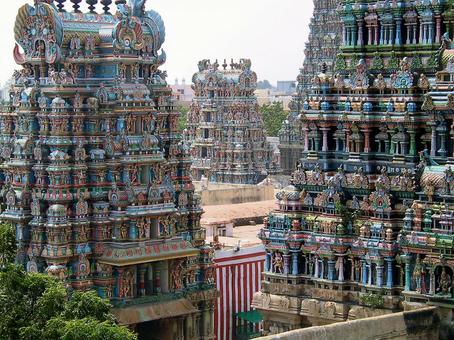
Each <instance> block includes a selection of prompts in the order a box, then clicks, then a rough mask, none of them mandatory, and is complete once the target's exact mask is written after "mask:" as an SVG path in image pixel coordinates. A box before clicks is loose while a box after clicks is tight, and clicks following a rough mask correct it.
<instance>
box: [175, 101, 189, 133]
mask: <svg viewBox="0 0 454 340" xmlns="http://www.w3.org/2000/svg"><path fill="white" fill-rule="evenodd" d="M178 111H180V113H181V115H180V117H179V118H178V131H180V132H183V130H184V129H186V125H187V122H186V119H187V117H188V112H189V108H188V107H186V106H181V107H179V108H178Z"/></svg>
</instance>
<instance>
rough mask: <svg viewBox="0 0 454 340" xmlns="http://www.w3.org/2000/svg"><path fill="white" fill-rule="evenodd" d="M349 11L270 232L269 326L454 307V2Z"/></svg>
mask: <svg viewBox="0 0 454 340" xmlns="http://www.w3.org/2000/svg"><path fill="white" fill-rule="evenodd" d="M338 10H339V15H340V17H341V19H342V22H343V32H344V41H343V46H342V48H341V53H340V54H339V55H338V56H337V59H336V64H335V69H336V70H335V75H333V76H331V75H330V74H328V71H327V69H328V68H327V66H326V65H324V64H322V65H320V70H321V72H320V74H318V75H317V76H315V77H314V78H313V79H312V85H311V87H310V89H309V91H308V94H307V96H305V97H304V98H303V101H302V102H301V103H295V107H296V108H298V112H297V116H296V117H297V120H298V124H299V125H300V128H301V143H302V147H303V150H302V157H301V158H300V161H299V164H298V166H297V169H296V171H295V172H294V173H293V180H292V185H290V186H288V187H287V188H285V189H284V190H282V191H281V192H279V193H278V194H277V199H278V205H279V208H278V209H276V210H275V211H274V212H272V213H271V214H270V215H269V216H268V217H267V218H266V219H265V223H264V228H263V230H262V231H261V233H260V237H261V239H262V240H263V243H264V245H265V247H266V250H267V260H266V263H265V269H266V271H265V273H264V281H263V282H264V283H263V285H262V287H263V288H262V292H261V293H259V294H257V295H256V296H255V298H254V306H255V307H256V308H258V309H260V310H261V311H262V312H263V315H264V321H265V323H264V328H265V332H270V331H273V330H276V329H277V330H280V331H283V330H288V329H293V328H298V327H301V326H307V325H308V324H325V323H331V322H335V321H343V320H346V319H353V318H358V317H363V316H367V315H372V314H371V313H375V315H377V314H380V313H386V312H385V310H388V311H389V310H394V311H398V310H402V309H404V308H405V306H406V302H407V301H410V302H420V303H426V302H429V303H432V302H434V301H438V302H439V303H443V304H447V305H452V304H453V299H452V298H453V289H452V280H453V273H454V256H453V255H452V254H453V234H454V186H453V184H452V183H453V178H454V177H453V176H454V175H453V173H454V171H453V169H452V167H451V164H452V166H454V164H453V163H454V162H453V160H454V156H453V155H454V154H453V152H454V143H453V141H454V124H453V123H454V121H453V117H452V110H453V109H454V96H453V94H452V93H451V92H452V82H451V81H452V79H454V78H453V74H454V67H453V65H454V49H453V46H452V43H451V38H452V32H453V29H452V28H453V23H454V21H453V19H452V18H454V15H453V14H454V11H453V5H452V4H451V2H442V1H341V6H340V7H339V8H338ZM445 32H449V34H448V33H447V34H444V33H445ZM410 51H411V52H410ZM297 104H298V105H297ZM281 257H282V258H283V271H281V270H280V269H279V267H277V268H278V269H276V266H275V265H274V266H273V265H272V264H275V263H276V261H279V260H280V258H281ZM278 311H279V312H278Z"/></svg>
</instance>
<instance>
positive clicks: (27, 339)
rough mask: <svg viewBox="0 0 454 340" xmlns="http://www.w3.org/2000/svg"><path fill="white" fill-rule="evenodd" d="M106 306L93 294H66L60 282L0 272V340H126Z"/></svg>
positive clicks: (12, 270) (18, 271) (129, 337)
mask: <svg viewBox="0 0 454 340" xmlns="http://www.w3.org/2000/svg"><path fill="white" fill-rule="evenodd" d="M110 307H111V306H110V304H109V303H108V302H107V301H105V300H103V299H101V298H100V297H98V296H97V295H96V293H95V292H91V291H89V292H74V293H73V294H72V295H71V294H69V293H68V291H67V290H66V288H65V286H64V285H63V283H62V282H61V281H58V280H56V279H55V278H52V277H50V276H48V275H45V274H31V273H26V272H25V271H24V270H23V269H22V268H21V267H19V266H15V265H11V264H10V265H8V266H6V267H5V268H4V269H3V270H2V271H1V272H0V314H1V316H2V317H1V318H0V339H1V340H3V339H5V340H9V339H24V340H35V339H49V340H54V339H55V340H57V339H92V340H103V339H126V340H134V339H136V336H135V334H134V333H132V332H130V331H129V330H128V329H127V328H124V327H121V326H118V325H117V324H115V322H114V320H115V318H114V316H113V315H112V314H111V313H110V311H109V310H110Z"/></svg>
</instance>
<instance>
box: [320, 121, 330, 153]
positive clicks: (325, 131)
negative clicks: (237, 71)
mask: <svg viewBox="0 0 454 340" xmlns="http://www.w3.org/2000/svg"><path fill="white" fill-rule="evenodd" d="M321 130H322V133H323V144H322V151H328V131H329V128H326V127H323V128H321Z"/></svg>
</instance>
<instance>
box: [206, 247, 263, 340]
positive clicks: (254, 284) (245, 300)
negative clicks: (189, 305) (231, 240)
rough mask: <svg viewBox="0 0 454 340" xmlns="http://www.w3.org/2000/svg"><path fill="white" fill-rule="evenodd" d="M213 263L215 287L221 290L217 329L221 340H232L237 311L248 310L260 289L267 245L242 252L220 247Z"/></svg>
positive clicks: (215, 324) (216, 321) (216, 311)
mask: <svg viewBox="0 0 454 340" xmlns="http://www.w3.org/2000/svg"><path fill="white" fill-rule="evenodd" d="M214 262H215V263H216V287H217V289H218V290H219V292H220V297H219V298H218V302H217V306H216V310H215V312H214V327H215V332H216V335H217V339H218V340H232V339H234V338H235V329H234V326H235V325H234V322H235V320H234V315H235V313H239V312H247V311H249V310H250V309H251V302H252V297H253V295H254V293H255V292H258V291H259V290H260V288H261V273H262V271H263V268H264V262H265V248H264V246H263V245H258V246H253V247H246V248H241V249H240V250H239V251H234V250H218V251H216V252H215V256H214Z"/></svg>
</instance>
